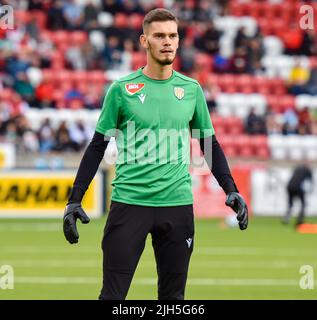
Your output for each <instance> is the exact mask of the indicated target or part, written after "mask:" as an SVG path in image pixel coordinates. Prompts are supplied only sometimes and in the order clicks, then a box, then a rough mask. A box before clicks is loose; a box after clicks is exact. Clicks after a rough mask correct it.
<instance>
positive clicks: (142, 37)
mask: <svg viewBox="0 0 317 320" xmlns="http://www.w3.org/2000/svg"><path fill="white" fill-rule="evenodd" d="M139 40H140V44H141V46H142V48H144V49H147V48H148V43H147V39H146V35H145V34H141V35H140V38H139Z"/></svg>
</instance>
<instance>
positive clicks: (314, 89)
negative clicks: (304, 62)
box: [304, 65, 317, 95]
mask: <svg viewBox="0 0 317 320" xmlns="http://www.w3.org/2000/svg"><path fill="white" fill-rule="evenodd" d="M304 92H305V93H307V94H311V95H317V65H316V66H315V67H313V69H311V71H310V77H309V80H308V81H307V83H306V84H305V85H304Z"/></svg>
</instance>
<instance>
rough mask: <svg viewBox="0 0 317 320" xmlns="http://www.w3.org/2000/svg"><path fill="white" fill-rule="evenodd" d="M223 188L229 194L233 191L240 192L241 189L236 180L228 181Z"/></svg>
mask: <svg viewBox="0 0 317 320" xmlns="http://www.w3.org/2000/svg"><path fill="white" fill-rule="evenodd" d="M223 190H224V192H225V194H226V195H228V194H229V193H231V192H236V193H239V190H238V188H237V186H236V184H235V183H234V182H228V183H226V184H225V185H224V186H223Z"/></svg>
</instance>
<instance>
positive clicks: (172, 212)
mask: <svg viewBox="0 0 317 320" xmlns="http://www.w3.org/2000/svg"><path fill="white" fill-rule="evenodd" d="M149 233H150V234H151V236H152V245H153V249H154V253H155V259H156V264H157V274H158V299H159V300H167V299H174V300H183V299H184V292H185V285H186V280H187V272H188V266H189V260H190V256H191V253H192V251H193V245H194V214H193V206H192V205H181V206H173V207H148V206H138V205H130V204H125V203H121V202H116V201H112V202H111V206H110V212H109V216H108V219H107V223H106V226H105V229H104V237H103V240H102V250H103V288H102V290H101V294H100V296H99V299H107V300H124V299H125V298H126V295H127V293H128V290H129V287H130V284H131V281H132V278H133V275H134V272H135V269H136V267H137V264H138V262H139V259H140V256H141V254H142V252H143V249H144V246H145V241H146V237H147V235H148V234H149Z"/></svg>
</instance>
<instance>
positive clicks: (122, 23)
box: [113, 12, 129, 29]
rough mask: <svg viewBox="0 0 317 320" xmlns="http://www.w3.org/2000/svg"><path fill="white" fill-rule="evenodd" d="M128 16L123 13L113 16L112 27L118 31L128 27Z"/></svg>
mask: <svg viewBox="0 0 317 320" xmlns="http://www.w3.org/2000/svg"><path fill="white" fill-rule="evenodd" d="M128 19H129V18H128V16H127V15H125V14H124V13H120V12H119V13H116V14H115V16H114V22H113V26H114V27H116V28H119V29H122V28H126V27H127V26H128Z"/></svg>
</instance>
